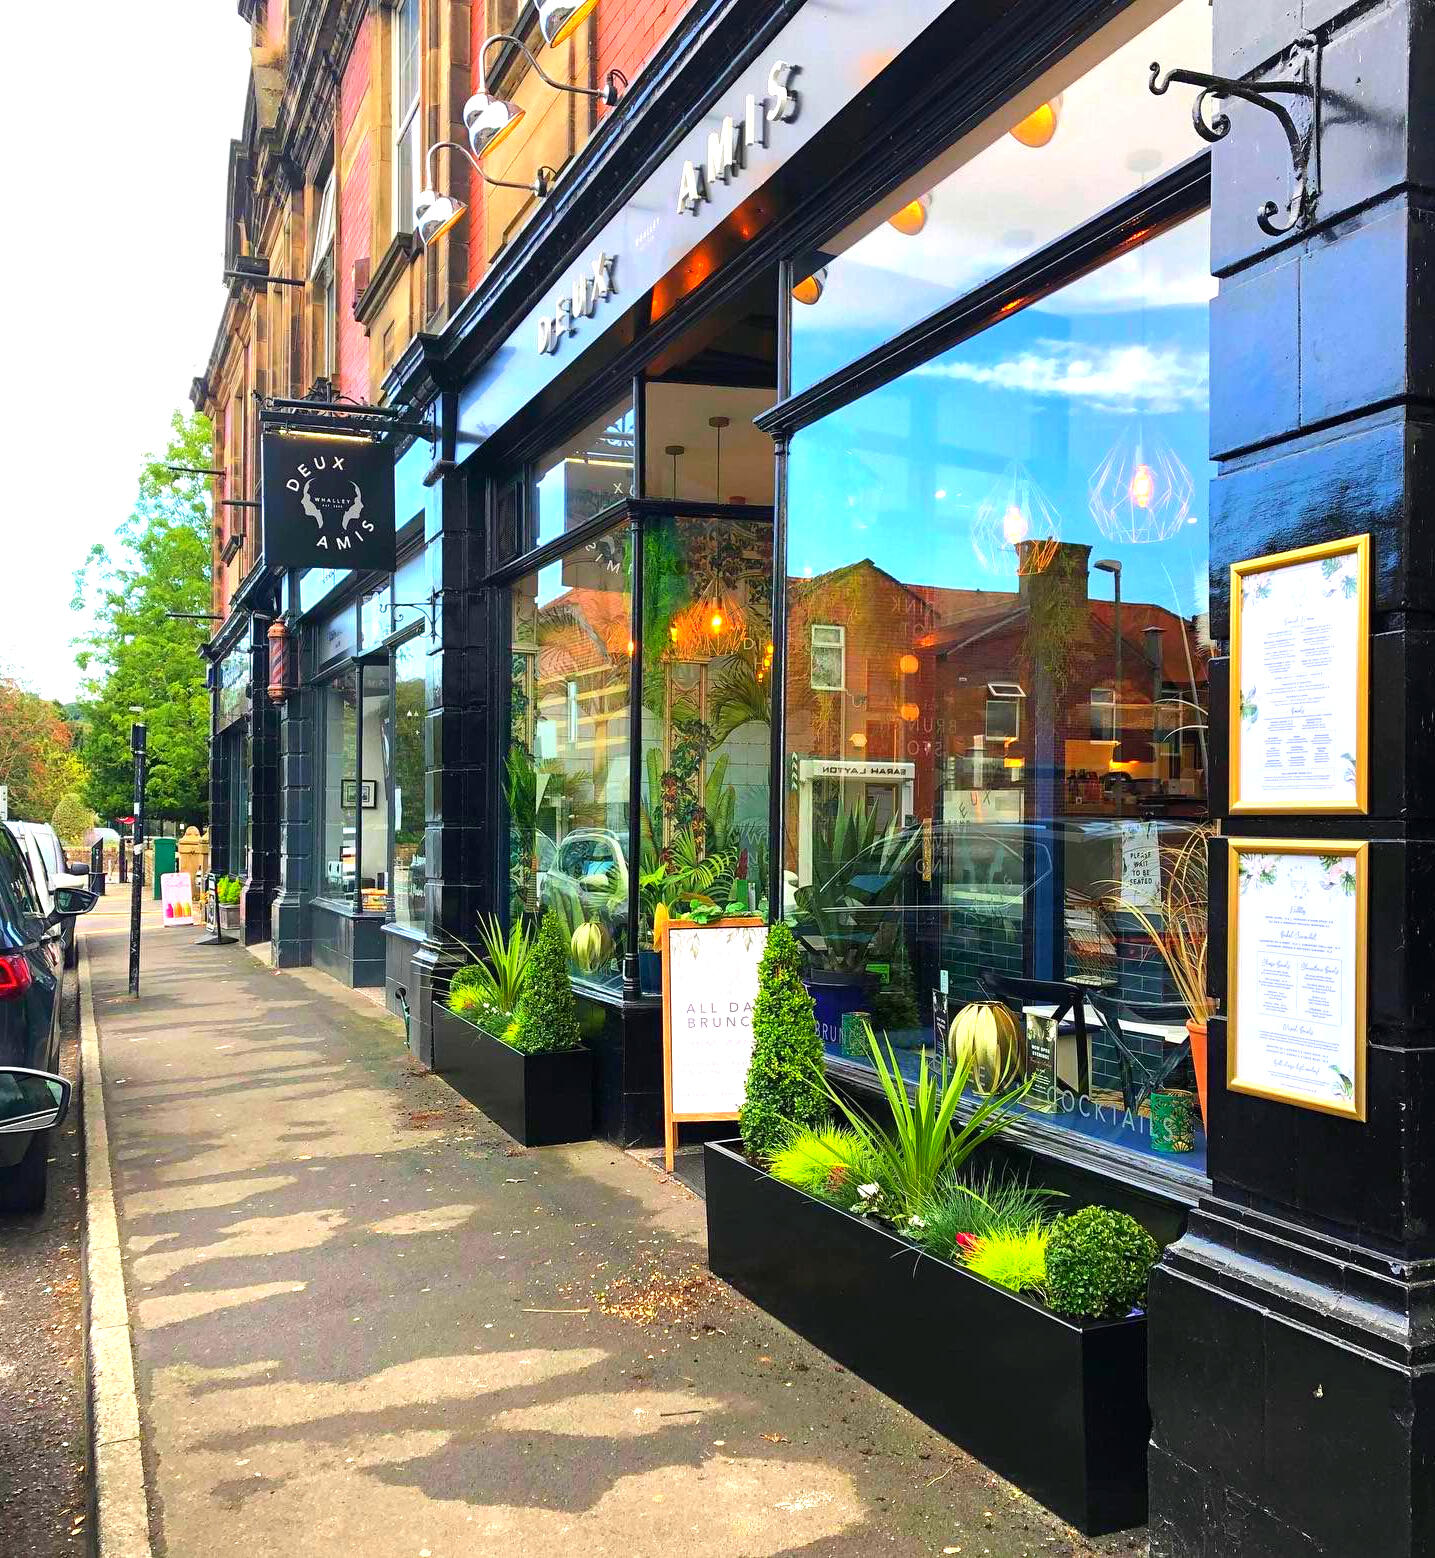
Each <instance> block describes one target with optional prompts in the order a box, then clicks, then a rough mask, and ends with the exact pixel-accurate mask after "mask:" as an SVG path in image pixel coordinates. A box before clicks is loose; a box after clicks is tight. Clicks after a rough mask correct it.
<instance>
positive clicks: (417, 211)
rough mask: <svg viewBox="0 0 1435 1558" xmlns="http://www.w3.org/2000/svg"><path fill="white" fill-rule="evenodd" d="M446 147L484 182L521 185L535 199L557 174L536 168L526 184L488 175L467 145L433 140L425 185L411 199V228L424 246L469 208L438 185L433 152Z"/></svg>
mask: <svg viewBox="0 0 1435 1558" xmlns="http://www.w3.org/2000/svg"><path fill="white" fill-rule="evenodd" d="M445 147H447V149H448V150H449V151H456V152H457V153H458V154H459V156H460V157H463V158H466V159H467V161H468V163H469V165H470V166H471V167H472V168H473V170H474V172H475V173H477V174H478V176H479V178H481V179H482V180H483V181H484V183H486V184H492V185H494V186H495V188H498V189H523V190H527V192H528V193H529V194H530V195H533V196H534V197H535V198H536V199H538V200H542V199H543V197H544V196H545V195H546V194H547V193H548V191H549V190H550V189H551V188H552V187H553V180H554V179H555V178H557V176H558V175H557V174H556V173H555V172H554V170H553V169H552V168H547V167H542V168H539V170H538V171H537V173H535V174H534V175H533V181H532V183H529V184H518V183H514V182H512V181H511V180H509V179H496V178H491V177H490V176H489V175H488V174H487V173H485V172H484V171H483V169H482V168H481V167H480V166H479V163H478V159H477V158H476V157H475V156H473V154H472V153H471V152H470V151H469V150H468V148H467V147H466V146H460V145H459V144H458V142H457V141H435V142H434V143H433V145H432V146H430V147H429V149H428V156H427V157H426V158H425V162H424V170H425V174H426V179H427V187H426V188H425V189H424V191H423V192H422V194H420V195H419V198H418V200H417V201H416V202H415V203H414V230H415V231H416V232H417V233H418V235H419V238H420V239H421V240H422V241H423V245H424V247H425V248H428V246H429V245H430V244H431V243H433V242H434V241H435V240H436V239H439V238H442V237H443V235H444V234H445V233H446V232H447V231H448V230H449V228H451V227H452V226H454V224H455V223H456V222H457V221H458V220H459V218H460V217H461V216H462V215H463V214H464V212H465V211H467V210H468V206H467V204H466V203H465V202H464V201H462V200H459V199H458V198H457V197H456V196H454V195H446V194H444V193H443V191H442V190H440V189H439V188H438V185H437V183H436V182H435V180H434V161H433V160H434V154H435V153H436V152H438V151H440V150H442V149H443V148H445Z"/></svg>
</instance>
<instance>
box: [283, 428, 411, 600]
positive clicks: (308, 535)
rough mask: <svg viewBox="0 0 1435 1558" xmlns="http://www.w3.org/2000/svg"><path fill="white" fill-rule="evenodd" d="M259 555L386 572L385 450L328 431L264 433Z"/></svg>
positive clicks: (388, 462) (290, 563)
mask: <svg viewBox="0 0 1435 1558" xmlns="http://www.w3.org/2000/svg"><path fill="white" fill-rule="evenodd" d="M264 561H265V563H266V564H267V565H268V566H270V567H273V568H344V569H350V570H368V569H371V568H372V569H378V570H381V571H382V572H384V573H392V572H393V571H394V458H393V453H392V451H391V450H389V449H388V448H387V447H386V446H385V445H383V444H376V443H374V442H372V441H371V440H369V439H367V438H359V437H340V436H338V435H336V434H333V433H327V434H316V433H291V432H282V433H281V432H267V433H265V435H264Z"/></svg>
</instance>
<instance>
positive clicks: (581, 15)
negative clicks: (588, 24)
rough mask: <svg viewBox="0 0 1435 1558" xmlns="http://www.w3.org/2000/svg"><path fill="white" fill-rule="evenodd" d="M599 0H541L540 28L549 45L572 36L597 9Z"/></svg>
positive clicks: (550, 46)
mask: <svg viewBox="0 0 1435 1558" xmlns="http://www.w3.org/2000/svg"><path fill="white" fill-rule="evenodd" d="M597 7H598V0H540V3H539V6H538V30H539V31H540V32H541V33H542V34H543V41H544V43H546V44H547V45H548V47H549V48H550V49H551V48H554V47H555V46H556V45H558V44H560V43H563V42H565V41H566V40H567V39H569V38H571V37H572V36H573V34H574V33H575V32H577V31H578V29H579V28H580V27H581V26H582V25H583V23H584V22H585V21H587V20H588V18H589V16H591V15H592V13H593V12H594V11H595V10H596V9H597Z"/></svg>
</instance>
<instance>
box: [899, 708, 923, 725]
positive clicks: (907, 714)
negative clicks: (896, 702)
mask: <svg viewBox="0 0 1435 1558" xmlns="http://www.w3.org/2000/svg"><path fill="white" fill-rule="evenodd" d="M898 712H899V713H900V714H901V716H902V718H903V719H904V720H906V722H907V723H908V724H909V725H910V724H912V723H913V722H914V721H915V720H916V718H917V716H918V715H919V714H920V713H921V712H922V711H921V710H920V709H919V708H918V707H917V705H916V704H915V703H904V704H903V705H902V707H901V709H900V710H899V711H898Z"/></svg>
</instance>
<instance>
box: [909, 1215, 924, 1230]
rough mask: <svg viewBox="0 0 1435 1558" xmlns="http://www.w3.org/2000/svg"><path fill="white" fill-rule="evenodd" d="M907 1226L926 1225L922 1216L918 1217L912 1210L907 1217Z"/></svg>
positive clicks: (922, 1226)
mask: <svg viewBox="0 0 1435 1558" xmlns="http://www.w3.org/2000/svg"><path fill="white" fill-rule="evenodd" d="M907 1226H908V1227H909V1228H925V1227H926V1226H927V1225H926V1223H925V1222H924V1221H923V1219H922V1218H920V1217H918V1216H917V1214H916V1213H915V1212H913V1213H912V1215H911V1216H910V1217H909V1218H908V1219H907Z"/></svg>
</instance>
